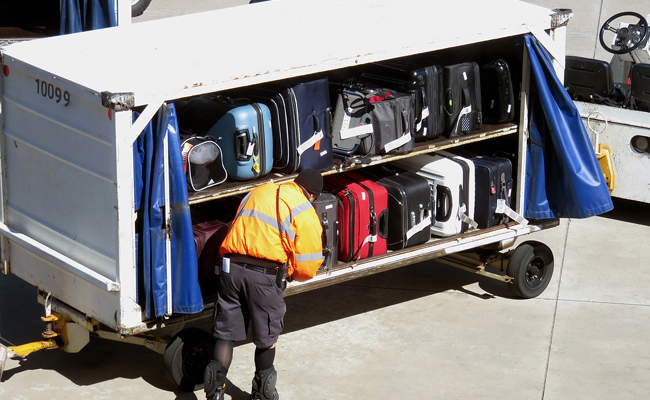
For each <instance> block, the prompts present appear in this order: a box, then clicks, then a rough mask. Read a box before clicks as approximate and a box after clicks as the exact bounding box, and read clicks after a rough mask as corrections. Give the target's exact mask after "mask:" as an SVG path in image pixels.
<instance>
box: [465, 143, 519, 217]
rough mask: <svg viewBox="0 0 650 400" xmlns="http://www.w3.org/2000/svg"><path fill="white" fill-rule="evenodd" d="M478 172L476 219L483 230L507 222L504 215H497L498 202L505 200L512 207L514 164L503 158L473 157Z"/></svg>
mask: <svg viewBox="0 0 650 400" xmlns="http://www.w3.org/2000/svg"><path fill="white" fill-rule="evenodd" d="M471 160H472V161H473V162H474V166H475V171H476V175H475V177H476V211H475V217H474V219H475V220H476V222H477V223H478V227H479V228H481V229H484V228H489V227H491V226H495V225H499V224H502V223H504V222H506V221H507V217H506V216H505V215H503V214H497V213H496V209H497V200H498V199H503V200H505V201H506V205H508V206H509V207H511V201H512V187H513V181H512V162H511V161H510V160H509V159H507V158H503V157H493V156H476V157H472V158H471Z"/></svg>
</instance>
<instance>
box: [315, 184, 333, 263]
mask: <svg viewBox="0 0 650 400" xmlns="http://www.w3.org/2000/svg"><path fill="white" fill-rule="evenodd" d="M312 206H313V207H314V210H316V215H318V218H319V219H320V223H321V226H322V227H323V264H322V265H321V267H320V269H321V270H327V271H331V270H332V268H333V267H334V266H335V265H336V262H337V259H338V245H339V215H338V212H339V199H338V198H337V197H336V195H334V194H332V193H327V192H323V193H321V194H320V196H318V197H317V198H316V200H314V202H313V203H312Z"/></svg>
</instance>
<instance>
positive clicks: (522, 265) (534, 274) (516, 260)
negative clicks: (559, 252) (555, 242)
mask: <svg viewBox="0 0 650 400" xmlns="http://www.w3.org/2000/svg"><path fill="white" fill-rule="evenodd" d="M508 275H509V276H511V277H512V278H513V282H512V284H511V285H509V286H510V290H511V291H512V292H513V293H514V294H515V295H516V296H519V297H521V298H524V299H532V298H533V297H537V296H539V295H540V294H542V292H544V290H545V289H546V287H547V286H548V284H549V282H550V281H551V276H553V252H552V251H551V249H550V248H549V247H548V246H547V245H545V244H544V243H541V242H536V241H528V242H524V243H522V244H520V245H519V246H517V248H516V249H515V250H514V251H513V252H512V255H511V256H510V260H509V261H508Z"/></svg>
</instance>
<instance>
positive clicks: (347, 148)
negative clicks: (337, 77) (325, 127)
mask: <svg viewBox="0 0 650 400" xmlns="http://www.w3.org/2000/svg"><path fill="white" fill-rule="evenodd" d="M362 90H363V89H362V87H360V86H356V87H355V86H353V85H343V87H342V88H341V89H339V90H338V92H337V97H336V106H335V107H334V116H333V118H332V149H333V151H334V153H335V154H338V155H343V156H351V155H353V154H360V155H362V156H366V155H368V153H370V151H371V150H372V149H373V148H372V147H371V145H372V140H373V139H372V137H371V136H372V117H371V115H370V112H371V109H370V108H371V107H370V103H369V97H370V95H369V94H368V93H364V92H363V91H362ZM362 142H365V143H363V149H364V150H365V151H366V154H364V153H363V152H362V151H361V149H360V146H361V145H362Z"/></svg>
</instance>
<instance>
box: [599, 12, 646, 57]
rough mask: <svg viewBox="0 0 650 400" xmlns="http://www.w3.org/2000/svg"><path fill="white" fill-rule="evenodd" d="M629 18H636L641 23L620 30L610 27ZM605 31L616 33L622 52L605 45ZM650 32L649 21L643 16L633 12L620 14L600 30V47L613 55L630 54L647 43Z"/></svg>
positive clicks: (609, 20)
mask: <svg viewBox="0 0 650 400" xmlns="http://www.w3.org/2000/svg"><path fill="white" fill-rule="evenodd" d="M627 16H631V17H636V18H638V19H639V22H637V23H636V24H631V25H628V26H627V27H622V28H618V29H617V28H613V27H611V26H610V25H609V24H611V23H612V21H614V20H615V19H617V18H620V17H627ZM605 31H610V32H614V33H615V34H616V39H618V40H617V42H618V44H619V45H620V46H621V48H620V50H615V49H613V48H611V47H609V46H608V45H606V44H605V41H604V40H603V34H604V33H605ZM649 32H650V29H648V21H646V19H645V18H644V17H643V15H641V14H639V13H635V12H632V11H627V12H622V13H618V14H616V15H613V16H612V17H610V18H609V19H608V20H607V21H605V23H604V24H603V26H602V27H601V28H600V33H599V37H600V45H601V46H603V48H604V49H605V50H607V51H608V52H610V53H612V54H626V53H630V52H632V51H633V50H636V49H637V48H639V47H640V46H641V45H642V44H644V43H645V42H646V40H647V39H648V33H649Z"/></svg>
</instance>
